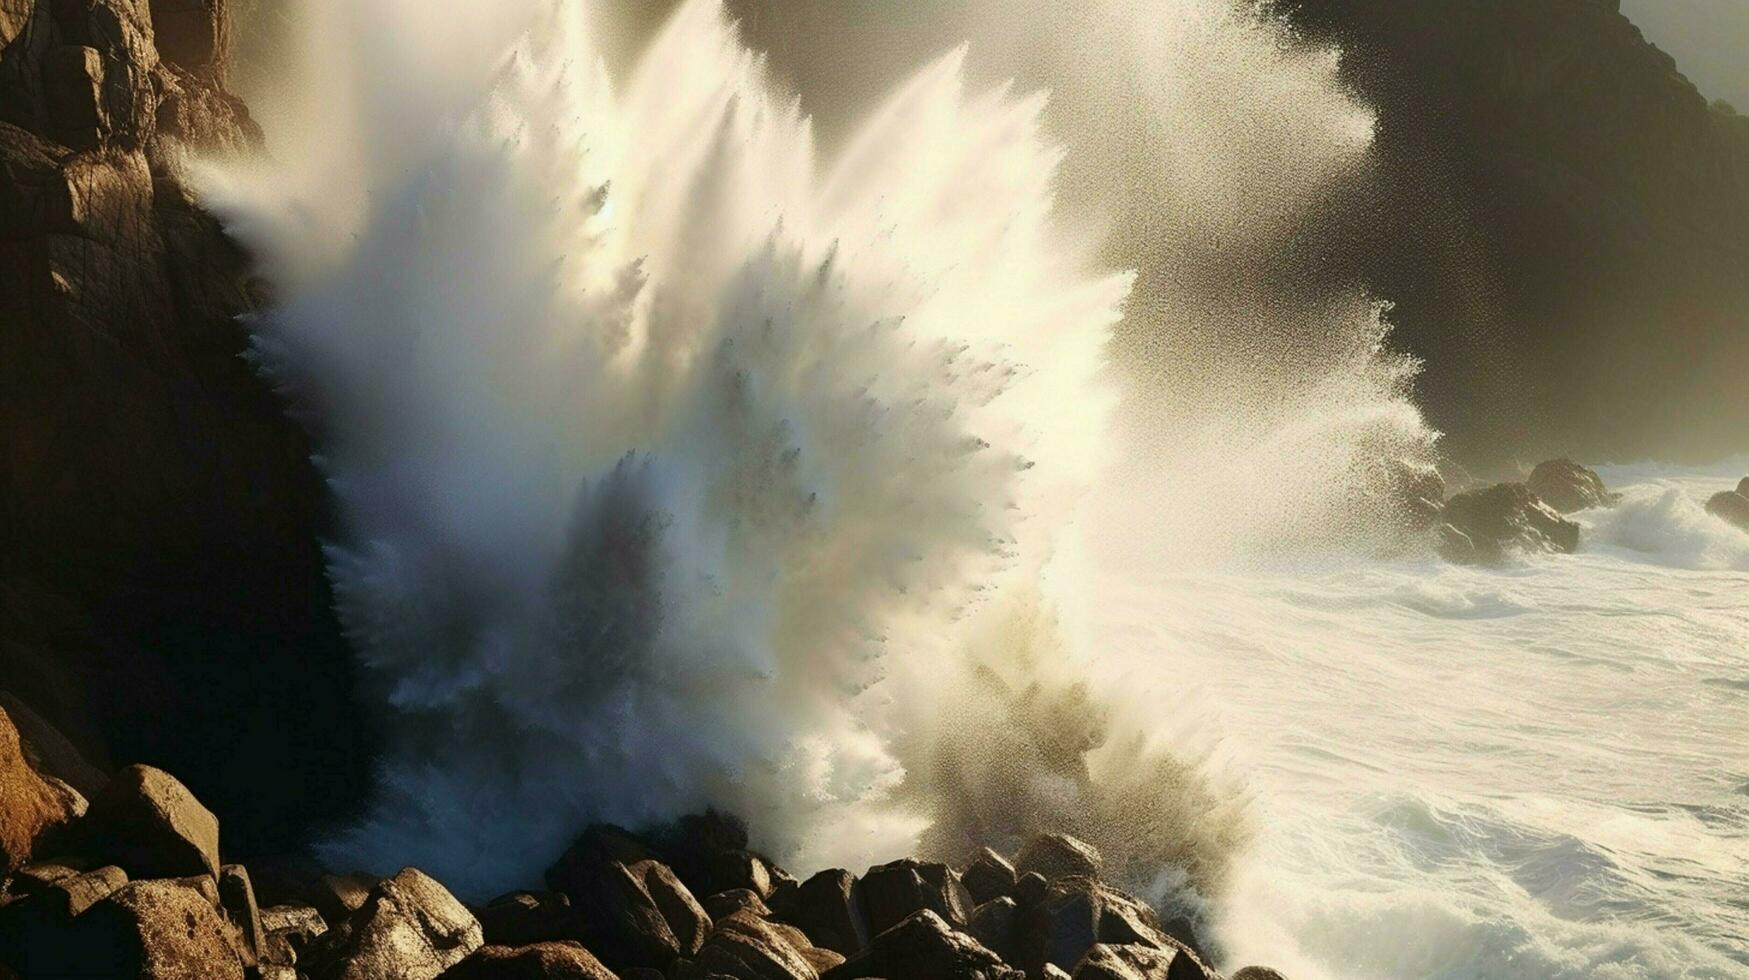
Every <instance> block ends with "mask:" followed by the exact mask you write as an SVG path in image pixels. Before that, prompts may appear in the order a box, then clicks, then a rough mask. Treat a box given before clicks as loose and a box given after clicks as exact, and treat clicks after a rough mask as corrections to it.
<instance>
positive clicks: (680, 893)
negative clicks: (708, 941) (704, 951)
mask: <svg viewBox="0 0 1749 980" xmlns="http://www.w3.org/2000/svg"><path fill="white" fill-rule="evenodd" d="M626 870H627V871H629V872H631V875H632V877H633V878H634V879H636V880H637V882H638V883H639V884H640V885H642V886H643V888H644V892H645V894H647V895H649V896H650V898H651V899H652V900H653V901H654V902H655V903H656V908H657V909H658V910H660V911H661V913H662V918H663V920H664V921H666V922H667V923H668V929H669V931H670V932H672V933H673V934H674V938H675V940H676V941H677V942H678V943H679V947H680V955H681V956H692V955H693V954H695V953H697V952H698V950H699V948H700V947H702V946H703V945H704V940H705V937H706V936H708V935H709V934H710V931H711V925H712V923H711V916H710V913H708V912H706V911H705V910H704V906H702V905H700V904H699V903H698V900H697V899H695V898H693V897H692V892H690V891H688V890H687V888H686V886H685V885H683V884H681V882H680V879H679V878H677V877H675V876H674V872H673V871H672V870H670V869H669V867H668V866H667V865H665V864H663V863H662V862H660V861H651V860H644V861H639V862H638V863H636V864H633V865H631V866H630V867H628V868H627V869H626Z"/></svg>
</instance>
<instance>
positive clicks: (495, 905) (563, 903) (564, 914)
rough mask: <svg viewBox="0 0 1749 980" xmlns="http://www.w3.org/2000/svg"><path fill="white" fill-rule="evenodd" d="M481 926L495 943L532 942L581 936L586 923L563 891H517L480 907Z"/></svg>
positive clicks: (511, 944) (515, 944)
mask: <svg viewBox="0 0 1749 980" xmlns="http://www.w3.org/2000/svg"><path fill="white" fill-rule="evenodd" d="M479 919H480V928H481V929H482V930H484V932H485V937H486V942H487V943H489V944H491V945H493V946H529V945H533V944H535V943H543V942H553V941H559V940H580V939H581V938H582V937H583V935H584V932H583V923H582V921H581V920H580V918H579V917H578V914H577V912H576V910H574V909H573V908H572V907H571V899H570V898H569V897H568V896H566V895H565V894H564V893H563V892H513V893H511V894H509V895H503V896H500V897H498V898H495V899H493V900H492V901H491V903H490V904H488V905H487V906H486V907H485V908H483V909H481V910H480V911H479Z"/></svg>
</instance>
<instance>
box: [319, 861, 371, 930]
mask: <svg viewBox="0 0 1749 980" xmlns="http://www.w3.org/2000/svg"><path fill="white" fill-rule="evenodd" d="M377 881H378V879H377V878H376V877H375V876H373V875H367V874H361V873H357V872H355V873H353V874H340V875H322V876H321V877H320V878H317V879H316V883H315V884H314V885H312V886H311V887H310V890H309V891H308V892H307V893H306V894H305V896H304V900H305V901H307V902H308V903H309V904H310V905H312V906H314V907H315V909H316V911H317V912H320V913H321V914H322V920H323V921H324V922H326V923H327V924H328V928H330V929H332V928H334V927H335V926H337V925H339V924H340V923H342V922H344V921H346V920H347V919H348V918H351V916H352V913H354V912H357V911H358V910H359V909H361V908H363V907H364V903H365V901H366V900H367V899H369V898H370V893H371V891H372V890H373V889H375V888H376V886H377Z"/></svg>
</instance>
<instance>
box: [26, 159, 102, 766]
mask: <svg viewBox="0 0 1749 980" xmlns="http://www.w3.org/2000/svg"><path fill="white" fill-rule="evenodd" d="M0 152H3V150H0ZM4 166H5V164H4V163H3V162H0V168H3V167H4ZM3 184H4V177H3V176H0V185H3ZM0 196H4V192H3V191H0ZM5 220H6V216H5V212H4V210H3V209H0V224H4V223H5ZM0 711H3V712H5V713H6V714H7V715H8V716H10V717H11V719H12V724H13V727H15V728H17V729H18V737H19V741H20V744H21V745H22V746H23V748H24V758H25V761H27V762H29V763H30V764H31V767H32V768H34V769H35V770H36V771H37V772H39V773H42V774H43V775H45V776H53V777H55V778H56V779H59V780H61V781H62V782H64V783H66V784H67V785H69V786H71V787H73V788H74V789H76V790H78V791H79V795H81V796H83V797H85V798H86V799H87V800H89V799H91V798H93V797H95V796H96V795H97V794H98V793H100V792H102V790H103V787H104V784H106V783H108V782H109V776H108V774H106V773H105V772H104V771H103V770H101V769H99V768H97V767H96V766H94V765H92V764H91V763H90V762H89V761H88V760H87V759H86V758H85V756H84V754H83V753H81V752H80V751H79V749H78V747H77V746H75V745H74V744H73V742H72V740H71V739H69V738H67V736H66V735H63V734H62V733H61V731H60V730H59V729H57V728H56V727H55V726H54V725H53V724H51V723H50V722H49V721H48V719H46V718H44V717H43V716H42V715H40V714H38V713H37V712H36V710H35V709H34V708H32V707H31V706H30V705H28V704H26V703H25V701H24V699H23V698H20V697H18V696H17V695H15V694H12V693H11V692H9V691H0Z"/></svg>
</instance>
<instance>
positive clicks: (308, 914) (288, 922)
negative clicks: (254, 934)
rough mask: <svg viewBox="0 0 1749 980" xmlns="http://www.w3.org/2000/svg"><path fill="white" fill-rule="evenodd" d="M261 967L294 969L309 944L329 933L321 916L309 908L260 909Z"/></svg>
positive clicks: (274, 907) (295, 906) (282, 907)
mask: <svg viewBox="0 0 1749 980" xmlns="http://www.w3.org/2000/svg"><path fill="white" fill-rule="evenodd" d="M261 931H262V935H263V939H262V946H261V949H260V951H259V956H258V957H257V958H258V959H259V961H260V965H261V966H264V967H265V966H268V965H279V966H292V965H294V964H296V963H297V961H298V958H299V957H301V956H303V955H304V953H305V951H306V950H308V949H309V948H310V944H311V943H313V942H315V941H316V939H317V938H318V937H320V936H321V935H322V934H323V933H325V932H327V931H328V923H327V922H325V921H323V919H322V913H320V912H318V911H316V909H315V907H314V906H310V905H273V906H269V907H268V908H264V909H262V910H261Z"/></svg>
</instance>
